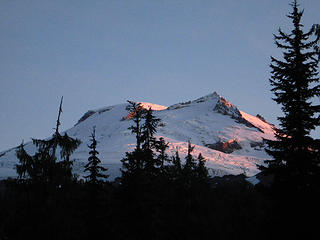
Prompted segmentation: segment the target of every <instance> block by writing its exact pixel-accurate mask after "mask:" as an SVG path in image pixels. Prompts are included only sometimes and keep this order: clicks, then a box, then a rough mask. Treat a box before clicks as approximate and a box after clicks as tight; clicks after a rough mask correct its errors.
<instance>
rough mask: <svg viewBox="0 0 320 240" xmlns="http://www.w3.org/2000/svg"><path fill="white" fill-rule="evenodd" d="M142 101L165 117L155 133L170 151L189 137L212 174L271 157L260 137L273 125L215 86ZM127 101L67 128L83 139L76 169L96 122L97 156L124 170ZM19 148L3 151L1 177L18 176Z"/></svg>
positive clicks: (130, 140)
mask: <svg viewBox="0 0 320 240" xmlns="http://www.w3.org/2000/svg"><path fill="white" fill-rule="evenodd" d="M141 104H142V106H143V107H144V108H147V109H148V108H150V107H151V108H152V109H153V110H154V115H155V116H156V117H158V118H160V119H161V120H162V122H161V124H160V126H159V127H158V132H157V134H156V136H157V137H163V138H164V139H165V140H166V141H167V142H169V150H168V154H169V155H174V154H175V151H179V154H180V157H181V159H182V158H184V157H185V156H186V154H187V141H188V140H190V141H191V143H192V144H193V145H195V149H194V152H193V155H194V156H195V157H197V156H198V154H199V153H202V155H203V157H205V158H206V159H207V163H206V164H207V167H208V168H210V173H211V175H215V176H223V175H225V174H240V173H245V174H246V175H247V176H253V175H255V174H256V173H258V172H259V170H258V169H257V166H256V164H263V161H264V160H266V159H268V155H267V154H266V152H265V151H264V145H263V142H262V140H263V138H265V139H273V138H274V130H273V125H272V124H269V123H267V122H266V121H265V120H264V119H263V118H261V117H255V116H252V115H250V114H247V113H245V112H242V111H240V110H238V108H237V107H236V106H235V105H233V104H231V103H229V102H228V101H227V100H225V99H224V98H222V97H221V96H219V95H218V94H217V93H215V92H214V93H213V94H209V95H207V96H204V97H201V98H199V99H196V100H194V101H189V102H186V103H178V104H174V105H172V106H170V107H165V106H161V105H157V104H152V103H147V102H141ZM126 106H127V104H119V105H115V106H109V107H105V108H100V109H97V110H90V111H88V112H87V113H85V114H84V116H83V117H82V118H81V119H80V120H79V121H78V123H77V124H76V125H75V126H74V127H72V128H70V129H69V130H67V131H66V132H67V133H68V135H69V136H71V137H74V138H78V139H80V140H81V141H82V144H81V145H80V146H79V148H78V149H77V150H76V151H75V153H74V154H73V155H72V156H71V158H72V159H74V166H73V169H74V172H75V173H76V174H78V175H79V176H80V177H81V176H83V175H84V173H83V167H84V165H85V164H86V162H87V158H88V151H89V149H88V147H87V145H88V144H89V136H90V134H91V132H92V128H93V126H96V136H97V140H98V145H97V150H98V151H99V152H100V154H99V158H100V160H101V161H102V164H103V165H104V166H105V167H107V168H108V169H109V170H108V174H109V175H110V180H111V179H114V178H115V177H117V176H119V175H120V168H121V162H120V160H121V159H122V158H123V157H124V156H125V152H127V151H131V150H132V149H133V148H134V146H135V136H134V135H132V134H131V132H130V130H128V127H129V126H130V125H131V124H132V121H130V120H124V117H126V116H127V115H128V112H127V111H126ZM25 149H26V151H27V152H29V153H30V154H33V153H34V152H35V150H36V148H35V147H34V146H33V144H32V143H31V142H29V143H27V145H26V146H25ZM15 151H16V149H15V148H13V149H10V150H7V151H5V152H1V153H0V178H7V177H16V173H15V165H16V164H17V163H18V159H17V158H16V155H15Z"/></svg>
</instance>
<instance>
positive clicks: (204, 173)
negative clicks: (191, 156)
mask: <svg viewBox="0 0 320 240" xmlns="http://www.w3.org/2000/svg"><path fill="white" fill-rule="evenodd" d="M197 161H198V163H197V167H196V171H197V177H198V178H199V180H201V181H207V180H208V179H209V173H208V169H207V167H206V165H205V162H206V160H205V158H204V157H203V156H202V154H201V153H199V155H198V158H197Z"/></svg>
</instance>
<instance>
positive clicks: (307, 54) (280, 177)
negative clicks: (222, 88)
mask: <svg viewBox="0 0 320 240" xmlns="http://www.w3.org/2000/svg"><path fill="white" fill-rule="evenodd" d="M291 5H292V7H293V10H292V12H291V13H290V14H289V15H288V17H289V18H290V19H291V20H292V23H293V29H292V31H291V33H289V34H287V33H285V32H283V31H282V30H281V29H279V35H274V37H275V43H276V45H277V47H278V48H280V49H282V50H283V59H282V60H278V59H276V58H274V57H271V65H270V66H271V68H272V71H271V74H272V75H271V79H270V83H271V86H272V87H273V88H272V92H273V93H274V94H275V97H274V100H275V101H276V102H277V103H278V104H280V105H281V109H282V111H283V115H284V116H282V117H278V119H279V121H280V128H276V129H275V130H276V134H275V136H276V140H275V141H273V140H267V141H266V142H267V144H268V148H267V153H268V154H269V155H270V156H272V157H273V159H272V160H268V161H266V163H267V165H268V166H267V167H264V166H260V169H261V170H262V171H263V172H264V173H265V174H273V175H274V176H275V182H276V183H277V184H278V185H279V186H280V185H282V184H284V185H288V184H290V185H291V186H293V187H295V186H296V185H297V186H301V187H302V188H304V187H306V186H308V185H312V184H313V183H315V177H317V178H318V177H319V174H320V166H319V164H320V161H319V159H320V158H319V152H320V151H319V150H320V147H319V146H320V142H319V140H315V139H313V138H312V137H311V136H310V131H311V130H314V129H315V128H316V127H317V126H319V124H320V118H319V112H320V106H319V105H315V104H313V103H312V99H313V98H314V97H317V96H320V87H319V78H318V72H317V67H318V63H319V48H318V45H317V43H318V41H319V36H320V34H319V32H320V31H319V26H318V25H313V26H312V28H311V29H310V30H309V31H308V32H303V29H302V27H303V25H302V24H301V17H302V15H303V11H299V9H298V4H297V1H294V2H293V3H292V4H291ZM312 36H315V39H314V40H309V38H310V37H312ZM316 182H318V181H316Z"/></svg>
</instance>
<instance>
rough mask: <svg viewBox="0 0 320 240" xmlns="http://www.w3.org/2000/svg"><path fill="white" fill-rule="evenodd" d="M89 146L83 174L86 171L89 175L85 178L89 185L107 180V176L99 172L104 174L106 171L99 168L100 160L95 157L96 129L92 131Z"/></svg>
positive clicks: (96, 152)
mask: <svg viewBox="0 0 320 240" xmlns="http://www.w3.org/2000/svg"><path fill="white" fill-rule="evenodd" d="M90 137H91V139H90V141H91V144H90V145H88V148H89V149H90V151H89V154H90V156H89V158H88V163H87V164H86V165H85V170H84V171H85V172H86V171H88V172H89V175H88V176H85V178H87V179H88V182H89V183H90V184H98V183H100V182H101V179H107V178H108V175H105V174H103V173H101V172H105V171H107V170H108V169H106V168H104V167H102V166H99V164H100V163H101V161H100V159H99V158H98V157H97V155H98V154H99V152H98V151H97V150H96V147H97V140H96V129H95V127H93V131H92V134H91V136H90Z"/></svg>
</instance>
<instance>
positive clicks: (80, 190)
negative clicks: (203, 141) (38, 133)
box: [0, 1, 320, 240]
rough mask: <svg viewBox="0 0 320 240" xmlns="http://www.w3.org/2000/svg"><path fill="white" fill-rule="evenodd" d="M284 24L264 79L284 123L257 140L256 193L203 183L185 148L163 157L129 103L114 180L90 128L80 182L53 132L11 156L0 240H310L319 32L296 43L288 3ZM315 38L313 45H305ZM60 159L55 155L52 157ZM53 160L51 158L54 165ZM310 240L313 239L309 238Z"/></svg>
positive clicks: (202, 172) (299, 35)
mask: <svg viewBox="0 0 320 240" xmlns="http://www.w3.org/2000/svg"><path fill="white" fill-rule="evenodd" d="M292 7H293V11H292V12H291V13H290V14H289V15H288V17H289V18H290V19H291V20H292V23H293V30H292V32H291V33H289V34H286V33H284V32H283V31H282V30H281V29H279V35H275V40H276V45H277V47H279V48H280V49H282V50H283V59H282V60H278V59H275V58H272V63H271V68H272V72H271V74H272V76H271V79H270V82H271V85H272V87H273V88H272V91H273V92H274V94H275V98H274V100H275V101H276V102H277V103H278V104H280V105H281V107H282V111H283V116H282V117H280V118H279V121H280V127H279V128H277V129H275V131H276V140H275V141H271V140H266V143H267V145H268V147H267V149H266V150H267V153H268V154H269V155H270V157H271V158H272V159H270V160H267V161H266V165H263V166H259V168H260V170H261V173H260V174H259V179H260V180H261V181H260V183H259V184H257V185H252V184H250V183H249V182H247V181H246V179H245V176H244V175H238V176H231V175H230V176H225V177H213V178H212V177H210V176H209V174H208V169H207V168H206V166H205V159H204V158H203V157H202V155H201V154H199V156H193V154H192V153H193V148H194V146H192V144H191V143H190V142H189V143H188V154H187V156H186V157H185V159H183V160H181V158H180V156H179V152H176V153H175V154H174V156H169V155H168V154H167V151H166V150H167V148H168V143H167V142H166V141H165V140H164V139H163V138H159V139H157V138H156V137H155V133H156V131H157V126H158V125H159V124H160V121H161V120H160V119H158V118H156V117H155V116H154V115H153V112H152V110H151V109H149V110H146V109H143V108H142V106H141V105H140V104H137V103H134V102H129V105H128V111H129V112H130V114H129V115H128V116H129V118H128V119H127V120H126V121H132V126H131V127H130V130H131V132H132V134H134V135H135V137H136V144H135V148H134V149H133V151H132V152H127V153H126V156H125V158H123V159H122V160H121V162H122V168H121V176H120V177H119V178H117V179H116V180H115V181H109V180H108V169H105V168H103V167H102V166H101V165H100V164H101V162H100V159H99V151H98V150H99V143H98V142H97V140H96V137H95V136H96V135H95V131H96V130H95V128H94V129H93V131H92V134H91V136H88V137H90V145H88V163H87V164H86V166H85V169H84V172H85V174H86V176H85V178H84V179H79V178H78V177H77V176H75V175H74V174H73V173H72V166H73V162H72V161H71V159H70V156H71V154H72V153H73V152H74V151H75V150H76V148H77V147H78V146H79V145H80V141H79V140H77V139H73V138H71V137H69V136H68V135H67V134H64V135H61V134H60V133H59V125H60V114H61V112H62V100H61V104H60V109H59V114H58V119H57V125H56V128H55V132H54V134H53V136H52V138H50V139H49V140H39V139H33V143H34V144H35V146H36V147H37V151H36V153H35V154H34V155H29V154H28V153H27V152H26V151H25V149H24V144H23V143H22V144H21V145H20V147H19V148H18V150H17V157H18V159H19V164H18V165H17V168H16V169H17V173H18V175H19V177H18V178H17V179H7V180H4V181H1V182H0V239H1V240H2V239H78V240H79V239H243V238H245V239H281V238H283V239H289V238H292V239H300V238H302V239H311V237H310V236H313V234H316V235H318V233H317V230H318V229H317V224H318V220H317V218H318V217H319V208H320V205H319V203H320V201H319V200H320V199H319V197H318V196H319V195H320V194H319V193H320V188H319V187H320V149H319V146H320V145H319V140H318V139H313V138H312V137H311V136H310V131H311V130H313V129H315V128H316V127H318V126H319V125H320V118H319V112H320V106H319V105H313V104H312V100H313V99H314V97H319V96H320V87H319V84H318V83H319V78H318V77H317V76H318V72H317V67H318V63H319V55H320V54H319V46H318V45H317V44H318V41H319V38H320V28H319V26H318V25H314V26H312V28H311V29H310V31H308V32H306V33H304V32H303V31H302V24H301V23H300V21H301V17H302V15H303V12H302V11H299V10H298V4H297V2H296V1H294V2H293V3H292ZM312 36H315V39H313V40H309V38H310V37H312ZM58 154H60V155H58ZM57 156H60V157H57ZM316 235H315V236H316Z"/></svg>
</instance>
